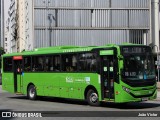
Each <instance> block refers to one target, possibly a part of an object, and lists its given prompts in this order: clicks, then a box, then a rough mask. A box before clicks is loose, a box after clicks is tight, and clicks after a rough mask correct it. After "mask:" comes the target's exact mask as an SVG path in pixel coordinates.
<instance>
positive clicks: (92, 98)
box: [87, 89, 100, 106]
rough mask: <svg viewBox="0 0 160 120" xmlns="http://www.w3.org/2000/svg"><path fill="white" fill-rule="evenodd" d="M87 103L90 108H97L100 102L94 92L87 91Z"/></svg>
mask: <svg viewBox="0 0 160 120" xmlns="http://www.w3.org/2000/svg"><path fill="white" fill-rule="evenodd" d="M87 102H88V104H89V105H91V106H99V105H100V102H99V100H98V94H97V92H96V91H95V90H92V89H90V90H88V92H87Z"/></svg>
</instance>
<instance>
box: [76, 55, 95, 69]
mask: <svg viewBox="0 0 160 120" xmlns="http://www.w3.org/2000/svg"><path fill="white" fill-rule="evenodd" d="M79 64H80V66H79V70H80V71H96V69H97V67H96V66H97V59H96V54H94V53H83V54H80V55H79Z"/></svg>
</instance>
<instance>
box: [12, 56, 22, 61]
mask: <svg viewBox="0 0 160 120" xmlns="http://www.w3.org/2000/svg"><path fill="white" fill-rule="evenodd" d="M13 60H22V56H13Z"/></svg>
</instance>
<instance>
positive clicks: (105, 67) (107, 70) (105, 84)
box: [101, 55, 114, 100]
mask: <svg viewBox="0 0 160 120" xmlns="http://www.w3.org/2000/svg"><path fill="white" fill-rule="evenodd" d="M101 60H102V63H101V66H102V67H101V79H102V80H101V81H102V97H103V98H107V99H108V100H113V99H114V66H113V64H114V56H113V55H105V56H101Z"/></svg>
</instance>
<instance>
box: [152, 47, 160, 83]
mask: <svg viewBox="0 0 160 120" xmlns="http://www.w3.org/2000/svg"><path fill="white" fill-rule="evenodd" d="M153 47H156V48H157V69H158V78H157V81H158V82H159V64H160V63H159V55H158V53H159V48H158V46H157V45H154V46H153ZM153 47H152V48H153Z"/></svg>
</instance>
